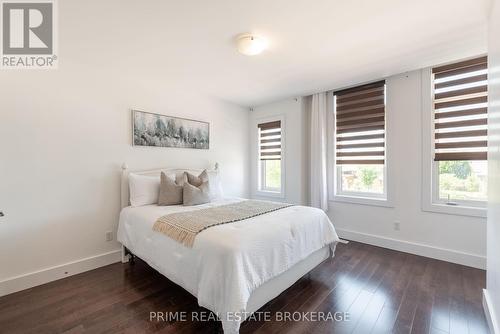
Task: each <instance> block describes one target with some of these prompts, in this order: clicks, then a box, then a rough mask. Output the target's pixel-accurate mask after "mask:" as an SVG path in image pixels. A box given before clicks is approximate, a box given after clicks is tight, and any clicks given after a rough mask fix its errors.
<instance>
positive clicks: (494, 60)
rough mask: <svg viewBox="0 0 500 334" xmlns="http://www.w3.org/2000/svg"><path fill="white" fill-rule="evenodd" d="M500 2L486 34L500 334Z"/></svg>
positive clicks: (491, 269)
mask: <svg viewBox="0 0 500 334" xmlns="http://www.w3.org/2000/svg"><path fill="white" fill-rule="evenodd" d="M499 41H500V1H498V0H497V1H494V3H493V10H492V14H491V17H490V34H489V50H488V65H489V78H488V79H489V87H488V94H489V110H488V113H489V117H488V126H489V130H488V131H489V138H488V139H489V142H488V145H489V149H488V160H489V163H488V174H489V184H488V189H489V193H488V196H489V200H490V201H489V207H488V229H487V234H488V240H487V246H488V249H487V257H488V261H487V290H486V291H487V292H486V295H487V296H488V297H489V298H488V297H487V298H488V299H489V305H488V306H489V311H490V316H491V319H492V322H494V323H496V326H497V327H496V331H497V333H500V327H498V326H500V43H499Z"/></svg>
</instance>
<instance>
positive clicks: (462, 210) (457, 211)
mask: <svg viewBox="0 0 500 334" xmlns="http://www.w3.org/2000/svg"><path fill="white" fill-rule="evenodd" d="M422 210H423V211H426V212H435V213H443V214H447V215H455V216H469V217H481V218H486V213H487V209H486V208H481V207H473V206H465V205H446V204H440V203H427V204H426V205H424V207H423V208H422Z"/></svg>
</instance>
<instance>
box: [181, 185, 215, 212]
mask: <svg viewBox="0 0 500 334" xmlns="http://www.w3.org/2000/svg"><path fill="white" fill-rule="evenodd" d="M182 190H183V191H182V194H183V200H184V205H185V206H190V205H199V204H205V203H209V202H210V188H209V186H208V181H205V182H203V183H202V184H200V186H199V187H196V186H194V185H192V184H190V183H189V182H186V183H184V186H183V188H182Z"/></svg>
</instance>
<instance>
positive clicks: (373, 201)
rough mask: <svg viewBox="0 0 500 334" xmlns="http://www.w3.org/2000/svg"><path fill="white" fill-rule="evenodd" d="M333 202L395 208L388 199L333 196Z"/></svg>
mask: <svg viewBox="0 0 500 334" xmlns="http://www.w3.org/2000/svg"><path fill="white" fill-rule="evenodd" d="M331 201H332V202H341V203H351V204H361V205H372V206H383V207H387V208H393V207H394V205H393V203H392V202H391V201H389V200H388V199H386V198H376V197H362V196H349V195H335V196H333V199H332V200H331Z"/></svg>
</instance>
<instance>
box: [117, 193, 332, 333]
mask: <svg viewBox="0 0 500 334" xmlns="http://www.w3.org/2000/svg"><path fill="white" fill-rule="evenodd" d="M239 200H241V199H225V200H221V201H218V202H213V203H210V204H205V205H200V206H196V207H183V206H156V205H148V206H142V207H136V208H132V207H127V208H124V209H123V210H122V212H121V214H120V224H119V228H118V240H119V241H120V242H121V243H123V244H124V245H125V246H127V247H128V248H129V249H131V250H132V251H133V252H134V253H135V254H136V255H137V256H139V257H140V258H142V259H144V260H145V261H147V262H148V263H149V265H151V266H152V267H153V268H155V269H156V270H158V271H159V272H161V273H162V274H163V275H165V276H166V277H168V278H169V279H170V280H172V281H173V282H175V283H177V284H179V285H180V286H182V287H183V288H185V289H186V290H188V291H189V292H190V293H192V294H193V295H194V296H196V297H197V298H198V303H199V305H200V306H203V307H205V308H207V309H209V310H212V311H213V312H215V313H217V314H218V315H219V317H220V319H221V321H222V325H223V329H224V333H226V334H232V333H238V331H239V327H240V320H239V319H240V318H241V317H240V316H243V319H244V318H245V316H244V313H245V311H246V306H247V302H248V300H249V298H250V295H251V293H252V291H254V290H255V289H256V288H258V287H259V286H260V285H262V284H263V283H265V282H266V281H268V280H270V279H272V278H274V277H276V276H278V275H279V274H281V273H283V272H284V271H286V270H287V269H289V268H290V267H292V266H293V265H294V264H296V263H298V262H299V261H301V260H303V259H305V258H306V257H308V256H309V255H310V254H312V253H313V252H315V251H317V250H319V249H321V248H322V247H324V246H326V245H329V244H332V245H334V244H335V243H336V242H337V241H338V240H339V239H338V236H337V234H336V232H335V229H334V227H333V225H332V223H331V222H330V220H329V219H328V217H327V215H326V214H325V213H324V212H323V211H321V210H319V209H315V208H310V207H304V206H292V207H288V208H285V209H281V210H278V211H275V212H271V213H267V214H264V215H261V216H257V217H254V218H250V219H247V220H243V221H239V222H236V223H231V224H225V225H219V226H215V227H211V228H209V229H207V230H204V231H203V232H201V233H200V234H198V235H197V236H196V240H195V243H194V245H193V248H192V249H191V248H187V247H185V246H183V245H181V244H179V243H177V242H176V241H174V240H172V239H170V238H169V237H167V236H165V235H164V234H162V233H159V232H154V231H153V229H152V227H153V224H154V222H155V221H156V219H157V218H158V217H160V216H162V215H165V214H168V213H173V212H180V211H186V210H196V209H201V208H206V207H210V206H216V205H223V204H227V203H231V202H235V201H239ZM239 312H241V313H240V314H239Z"/></svg>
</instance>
